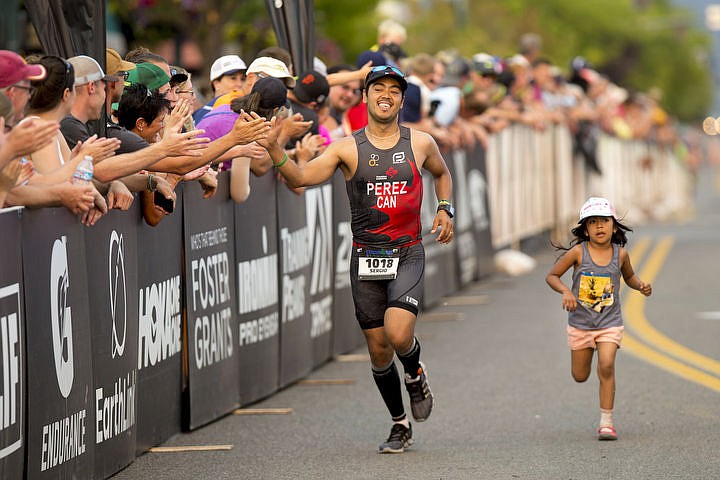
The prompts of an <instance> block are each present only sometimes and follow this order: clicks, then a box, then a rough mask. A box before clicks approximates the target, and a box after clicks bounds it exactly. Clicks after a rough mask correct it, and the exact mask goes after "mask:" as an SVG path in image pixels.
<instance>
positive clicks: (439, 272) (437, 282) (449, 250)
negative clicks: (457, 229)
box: [420, 151, 457, 308]
mask: <svg viewBox="0 0 720 480" xmlns="http://www.w3.org/2000/svg"><path fill="white" fill-rule="evenodd" d="M442 155H443V158H444V159H445V163H447V165H448V168H452V164H453V159H452V155H450V152H448V151H443V152H442ZM453 180H455V178H454V177H453ZM438 200H439V199H438V198H437V196H436V195H435V182H434V178H433V176H432V175H431V174H430V173H429V172H427V171H426V172H423V201H422V208H421V210H420V216H421V221H422V234H423V246H424V247H425V288H424V293H423V306H424V307H425V308H428V307H431V306H433V305H435V304H436V303H437V302H438V301H439V300H440V299H441V298H442V297H444V296H446V295H448V294H450V293H452V292H454V291H455V290H457V274H456V271H457V266H456V264H455V241H454V240H453V241H452V242H451V243H450V244H446V245H443V244H440V243H438V242H437V241H436V239H437V235H438V232H436V233H434V234H431V233H430V229H432V224H433V220H435V214H436V212H437V203H438Z"/></svg>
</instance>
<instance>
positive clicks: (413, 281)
mask: <svg viewBox="0 0 720 480" xmlns="http://www.w3.org/2000/svg"><path fill="white" fill-rule="evenodd" d="M368 249H374V248H373V247H368ZM375 250H378V249H375ZM396 250H397V255H398V256H399V261H400V263H399V264H398V270H397V277H396V278H395V279H393V280H360V279H358V263H359V260H358V259H359V258H360V257H362V256H365V250H364V249H363V248H359V247H353V251H352V256H351V258H350V285H351V288H352V296H353V302H354V303H355V316H356V318H357V320H358V323H360V328H362V329H363V330H367V329H370V328H377V327H382V326H383V325H384V321H385V310H387V309H388V308H389V307H398V308H403V309H405V310H408V311H410V312H412V313H413V314H415V315H417V314H418V307H419V305H420V302H421V301H422V293H423V274H424V273H425V248H424V247H423V245H422V242H417V243H415V244H412V245H409V246H407V247H400V248H397V249H396Z"/></svg>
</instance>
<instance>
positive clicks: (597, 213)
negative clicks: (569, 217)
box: [578, 197, 617, 223]
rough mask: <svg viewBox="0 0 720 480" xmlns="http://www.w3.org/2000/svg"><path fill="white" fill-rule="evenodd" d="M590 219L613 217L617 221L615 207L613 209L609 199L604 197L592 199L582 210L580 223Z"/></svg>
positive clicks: (589, 199)
mask: <svg viewBox="0 0 720 480" xmlns="http://www.w3.org/2000/svg"><path fill="white" fill-rule="evenodd" d="M588 217H613V218H614V219H616V220H617V213H616V212H615V207H613V206H612V204H611V203H610V202H609V201H608V200H607V199H605V198H602V197H590V198H588V199H587V201H586V202H585V203H584V204H583V206H582V208H581V209H580V218H579V219H578V223H580V222H582V221H583V220H584V219H586V218H588Z"/></svg>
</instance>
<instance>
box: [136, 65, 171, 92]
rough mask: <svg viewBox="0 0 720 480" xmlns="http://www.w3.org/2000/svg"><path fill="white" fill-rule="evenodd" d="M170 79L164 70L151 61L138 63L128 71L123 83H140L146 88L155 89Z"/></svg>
mask: <svg viewBox="0 0 720 480" xmlns="http://www.w3.org/2000/svg"><path fill="white" fill-rule="evenodd" d="M169 81H170V77H168V74H167V73H165V70H163V69H162V68H160V67H158V66H157V65H154V64H152V63H138V64H137V68H136V69H135V70H130V71H129V72H128V78H127V81H126V82H125V85H128V86H129V85H135V84H136V83H141V84H143V85H145V86H146V87H147V88H148V90H157V89H158V88H160V87H162V86H163V85H165V84H166V83H168V82H169Z"/></svg>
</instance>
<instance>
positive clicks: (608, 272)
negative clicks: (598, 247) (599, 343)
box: [568, 242, 623, 330]
mask: <svg viewBox="0 0 720 480" xmlns="http://www.w3.org/2000/svg"><path fill="white" fill-rule="evenodd" d="M581 245H582V261H581V263H580V266H578V267H577V268H576V269H575V270H574V271H573V284H572V292H573V295H575V297H576V298H577V299H578V307H577V310H575V311H574V312H570V313H569V314H568V323H569V324H570V326H571V327H575V328H579V329H581V330H597V329H601V328H608V327H620V326H622V324H623V320H622V312H621V310H620V275H621V272H620V246H618V245H617V244H613V246H612V247H613V255H612V260H610V263H609V264H607V265H606V266H600V265H597V264H596V263H595V262H593V260H592V257H590V252H589V251H588V249H587V242H582V243H581Z"/></svg>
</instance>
